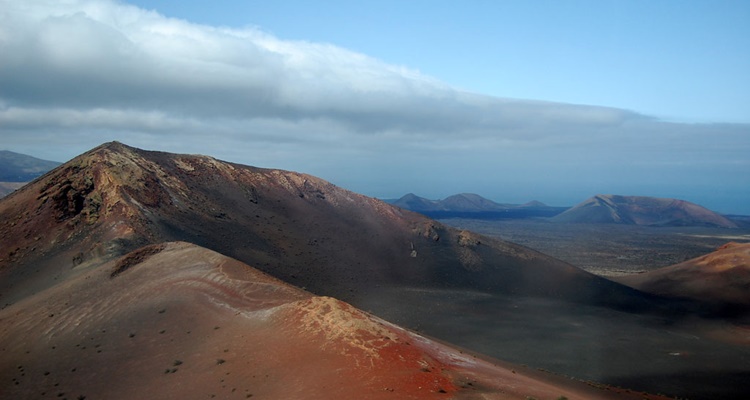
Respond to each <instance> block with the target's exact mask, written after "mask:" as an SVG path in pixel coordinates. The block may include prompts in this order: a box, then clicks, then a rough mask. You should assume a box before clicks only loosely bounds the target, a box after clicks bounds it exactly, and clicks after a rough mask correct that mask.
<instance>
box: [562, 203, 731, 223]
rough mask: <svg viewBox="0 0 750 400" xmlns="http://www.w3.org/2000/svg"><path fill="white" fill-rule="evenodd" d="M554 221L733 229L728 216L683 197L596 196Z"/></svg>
mask: <svg viewBox="0 0 750 400" xmlns="http://www.w3.org/2000/svg"><path fill="white" fill-rule="evenodd" d="M552 221H554V222H574V223H617V224H631V225H650V226H716V227H723V228H736V227H737V225H736V224H735V223H734V222H732V221H730V220H729V219H727V218H725V217H723V216H721V215H719V214H717V213H715V212H713V211H711V210H708V209H706V208H704V207H701V206H699V205H697V204H693V203H690V202H687V201H684V200H675V199H664V198H656V197H644V196H618V195H596V196H594V197H591V198H589V199H587V200H585V201H583V202H582V203H580V204H578V205H576V206H574V207H572V208H570V209H569V210H567V211H565V212H563V213H561V214H559V215H557V216H555V217H553V218H552Z"/></svg>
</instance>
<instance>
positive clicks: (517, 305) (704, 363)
mask: <svg viewBox="0 0 750 400" xmlns="http://www.w3.org/2000/svg"><path fill="white" fill-rule="evenodd" d="M404 302H406V303H408V304H413V305H418V306H416V307H403V304H404ZM426 304H433V305H434V307H435V309H434V310H430V309H429V308H428V307H425V306H424V305H426ZM360 307H362V308H364V309H368V308H372V309H377V310H378V314H379V315H380V316H381V317H384V318H386V319H387V320H390V321H392V322H394V323H398V324H404V325H407V326H410V327H412V328H413V329H415V330H417V331H418V332H420V333H423V334H428V335H432V336H436V337H438V338H450V341H451V343H453V344H455V345H457V346H461V347H465V348H468V349H471V350H472V351H476V352H479V353H483V354H487V355H489V356H491V357H496V358H500V359H502V360H504V361H508V362H511V363H516V364H523V365H527V366H529V367H532V368H537V369H540V370H545V371H550V372H553V373H557V374H561V375H564V376H568V377H571V378H573V379H577V380H584V381H588V382H590V384H592V385H597V384H599V383H605V384H608V385H613V386H619V387H622V388H628V389H632V390H637V391H648V392H650V393H656V394H664V395H667V396H670V397H672V396H674V397H675V398H680V399H693V400H696V399H697V400H701V399H706V400H708V399H731V398H738V397H737V396H738V395H739V394H740V393H747V390H748V388H749V387H748V382H750V346H748V343H747V341H745V342H744V343H727V342H726V341H722V340H720V339H715V338H714V337H716V336H717V335H718V334H721V333H728V332H732V331H733V330H734V331H735V332H732V333H736V331H737V330H740V331H742V328H740V327H739V326H738V325H735V323H733V322H728V321H724V320H720V319H716V320H710V319H700V318H697V317H691V316H681V317H678V316H674V317H670V316H664V315H654V314H636V313H627V312H618V311H615V310H612V309H610V308H603V307H595V306H587V305H582V304H573V303H567V302H560V301H555V300H552V299H544V298H539V297H526V296H503V295H491V294H487V293H483V292H471V291H467V290H460V291H452V290H425V289H416V288H393V287H392V288H381V290H380V291H379V292H378V293H377V295H375V296H373V297H371V298H370V299H368V301H366V302H360ZM488 309H492V310H493V312H492V313H491V315H488V313H487V311H486V310H488ZM386 310H388V311H386ZM744 334H745V335H746V332H745V333H744Z"/></svg>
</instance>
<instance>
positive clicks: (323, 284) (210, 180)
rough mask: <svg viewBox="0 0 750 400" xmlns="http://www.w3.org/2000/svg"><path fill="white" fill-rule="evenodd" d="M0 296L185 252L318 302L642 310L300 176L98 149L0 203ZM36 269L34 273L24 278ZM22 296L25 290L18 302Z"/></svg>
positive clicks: (564, 272)
mask: <svg viewBox="0 0 750 400" xmlns="http://www.w3.org/2000/svg"><path fill="white" fill-rule="evenodd" d="M0 216H1V217H2V220H1V221H2V222H0V223H2V233H0V235H1V236H0V240H2V243H3V248H5V249H9V252H8V253H7V254H3V255H2V259H0V271H1V273H2V274H3V275H4V279H3V283H2V286H3V287H2V290H3V292H5V293H6V296H11V297H12V296H13V295H12V293H14V292H15V290H10V291H9V286H14V287H15V288H16V290H21V291H23V290H29V288H31V287H34V286H33V285H32V286H30V284H29V282H33V281H34V280H35V275H36V274H37V271H38V270H45V269H46V268H53V269H55V270H56V271H57V273H59V274H62V275H65V274H67V273H68V272H69V268H68V267H71V266H76V265H79V264H82V263H87V262H90V261H94V260H98V259H100V258H104V259H111V258H113V257H116V256H119V255H122V254H124V253H127V252H129V251H132V250H134V249H135V248H137V247H140V246H142V245H146V244H152V243H160V242H164V241H186V242H190V243H195V244H197V245H200V246H203V247H206V248H209V249H211V250H214V251H218V252H220V253H222V254H226V255H228V256H230V257H233V258H236V259H239V260H241V261H243V262H246V263H248V264H251V265H254V266H257V267H258V268H259V269H261V270H263V271H265V272H267V273H269V274H271V275H273V276H275V277H277V278H280V279H282V280H284V281H286V282H289V283H291V284H294V285H297V286H301V287H306V288H308V289H310V290H311V291H313V292H314V293H318V294H324V295H329V296H333V297H338V298H344V299H345V300H346V299H352V300H353V301H355V303H356V299H357V298H360V297H362V296H368V295H369V294H370V293H369V292H371V291H372V290H373V288H377V287H380V286H394V285H401V286H407V287H423V288H471V289H472V290H486V291H492V292H505V293H510V294H533V295H540V296H548V297H554V298H558V299H563V300H567V301H582V302H586V303H591V302H593V303H601V304H604V303H607V304H612V305H618V306H623V307H637V306H638V305H639V304H640V305H644V304H645V303H647V300H644V298H643V297H641V296H640V295H639V294H638V293H637V292H634V291H632V290H631V289H629V288H625V287H622V286H620V285H618V284H614V283H611V282H610V281H607V280H605V279H601V278H598V277H596V276H594V275H591V274H588V273H585V272H583V271H581V270H580V269H577V268H575V267H573V266H570V265H567V264H565V263H563V262H561V261H558V260H556V259H553V258H551V257H548V256H545V255H543V254H541V253H538V252H535V251H532V250H530V249H527V248H524V247H521V246H518V245H514V244H511V243H508V242H503V241H499V240H494V239H490V238H487V237H481V236H479V235H476V234H474V233H471V232H467V231H458V230H454V229H452V228H448V227H445V226H443V225H441V224H439V223H436V222H435V221H432V220H430V219H428V218H425V217H423V216H421V215H418V214H415V213H411V212H408V211H404V210H401V209H399V208H396V207H392V206H390V205H388V204H385V203H383V202H381V201H378V200H375V199H372V198H368V197H365V196H361V195H358V194H355V193H352V192H349V191H346V190H343V189H341V188H338V187H336V186H334V185H332V184H330V183H328V182H325V181H323V180H321V179H318V178H315V177H313V176H310V175H305V174H299V173H295V172H287V171H279V170H266V169H259V168H253V167H247V166H242V165H237V164H231V163H226V162H221V161H218V160H215V159H213V158H210V157H205V156H187V155H174V154H168V153H160V152H149V151H142V150H138V149H134V148H131V147H128V146H125V145H123V144H120V143H108V144H105V145H103V146H100V147H98V148H96V149H94V150H92V151H90V152H88V153H86V154H84V155H82V156H79V157H77V158H75V159H73V160H72V161H70V162H68V163H66V164H64V165H62V166H61V167H59V168H57V169H55V170H54V171H52V172H50V173H49V174H47V175H46V176H44V177H43V178H42V179H38V180H37V181H35V182H33V183H31V184H29V185H27V186H26V187H24V188H23V189H22V190H20V191H18V192H16V193H14V194H13V195H11V196H9V197H7V198H6V199H4V200H3V202H2V203H0ZM32 265H33V266H34V267H33V268H32V267H31V266H32ZM21 288H24V289H21Z"/></svg>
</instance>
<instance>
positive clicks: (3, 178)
mask: <svg viewBox="0 0 750 400" xmlns="http://www.w3.org/2000/svg"><path fill="white" fill-rule="evenodd" d="M58 165H60V163H59V162H54V161H47V160H42V159H39V158H35V157H32V156H27V155H25V154H20V153H14V152H12V151H7V150H0V182H29V181H32V180H34V179H36V178H38V177H39V176H41V175H42V174H44V173H45V172H47V171H49V170H51V169H53V168H55V167H57V166H58Z"/></svg>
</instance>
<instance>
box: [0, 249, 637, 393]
mask: <svg viewBox="0 0 750 400" xmlns="http://www.w3.org/2000/svg"><path fill="white" fill-rule="evenodd" d="M0 320H1V321H2V322H3V323H2V325H0V326H1V328H0V342H1V343H3V346H2V349H0V380H1V381H2V384H0V394H1V395H2V397H3V398H14V399H22V398H46V397H50V398H51V397H55V396H56V397H59V398H79V399H80V398H92V399H95V398H102V399H103V398H106V399H135V398H142V399H145V398H159V399H181V398H212V397H217V398H238V399H240V398H242V399H244V398H250V397H252V398H268V399H291V398H305V399H332V398H363V399H364V398H366V399H381V398H382V399H386V398H388V399H392V398H399V399H433V398H434V399H443V398H458V399H460V398H476V396H482V398H488V399H490V398H491V399H523V398H528V397H527V396H534V397H537V398H552V397H554V396H560V395H565V396H570V397H571V398H574V397H575V398H603V397H606V398H628V397H627V396H625V395H622V396H618V395H617V394H616V393H608V392H606V391H604V390H594V389H592V388H587V387H586V386H585V385H583V384H572V383H565V382H562V383H560V382H557V383H555V380H554V379H552V378H551V377H549V378H548V380H545V379H540V378H539V377H538V374H536V375H534V374H524V373H523V372H522V370H520V369H519V371H518V373H516V371H511V370H510V369H509V368H503V367H499V366H496V365H492V364H490V363H488V362H486V361H482V360H480V359H477V358H475V357H472V356H469V355H465V354H462V352H460V351H458V350H456V349H453V348H450V347H448V346H445V345H442V344H439V343H436V342H434V341H431V340H429V339H426V338H424V337H421V336H419V335H416V334H414V333H411V332H408V331H406V330H403V329H401V328H399V327H397V326H394V325H392V324H389V323H388V322H386V321H383V320H381V319H379V318H377V317H374V316H372V315H370V314H367V313H364V312H362V311H360V310H357V309H355V308H354V307H352V306H350V305H348V304H346V303H344V302H341V301H338V300H335V299H332V298H329V297H317V296H313V295H311V294H310V293H308V292H305V291H302V290H299V289H297V288H294V287H292V286H290V285H287V284H285V283H284V282H281V281H279V280H277V279H274V278H271V277H270V276H268V275H265V274H263V273H261V272H259V271H257V270H255V269H253V268H250V267H249V266H247V265H244V264H242V263H240V262H238V261H236V260H233V259H230V258H227V257H224V256H222V255H220V254H218V253H215V252H212V251H209V250H206V249H203V248H200V247H198V246H195V245H191V244H188V243H163V244H156V245H150V246H147V247H144V248H140V249H137V250H135V251H134V252H132V253H129V254H127V255H126V256H123V257H122V258H120V259H118V260H113V261H110V262H108V263H105V264H100V265H90V266H88V267H79V268H76V271H75V276H71V277H69V279H67V280H65V281H64V282H61V283H59V284H58V285H56V286H54V287H52V288H50V289H47V290H45V291H42V292H40V293H38V294H36V295H33V296H30V297H29V298H26V299H24V300H23V301H20V302H18V303H17V304H14V305H12V306H9V307H6V308H4V309H3V310H0ZM632 398H636V396H635V395H632ZM638 398H640V397H638Z"/></svg>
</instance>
